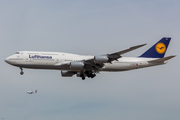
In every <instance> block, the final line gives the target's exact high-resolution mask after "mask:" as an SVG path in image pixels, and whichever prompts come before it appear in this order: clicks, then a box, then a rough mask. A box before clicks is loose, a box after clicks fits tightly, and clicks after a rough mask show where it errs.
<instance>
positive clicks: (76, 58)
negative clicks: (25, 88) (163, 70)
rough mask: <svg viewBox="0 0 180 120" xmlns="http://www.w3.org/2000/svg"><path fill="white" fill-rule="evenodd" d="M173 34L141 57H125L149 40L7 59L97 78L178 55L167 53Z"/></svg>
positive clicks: (25, 65)
mask: <svg viewBox="0 0 180 120" xmlns="http://www.w3.org/2000/svg"><path fill="white" fill-rule="evenodd" d="M170 40H171V38H169V37H163V38H162V39H161V40H160V41H158V42H157V43H156V44H155V45H154V46H152V47H151V48H150V49H148V50H147V51H146V52H144V53H143V54H142V55H140V56H138V57H122V56H121V55H122V54H125V53H127V52H130V51H133V50H135V49H137V48H140V47H142V46H144V45H146V44H142V45H137V46H133V47H130V48H129V49H125V50H122V51H118V52H114V53H110V54H102V55H95V56H91V55H86V56H85V55H77V54H70V53H62V52H38V51H18V52H16V53H15V54H14V55H11V56H10V57H7V58H6V59H5V62H7V63H8V64H10V65H13V66H16V67H19V68H20V69H21V72H20V74H21V75H23V74H24V72H23V68H30V69H52V70H61V75H62V77H72V76H73V75H76V76H77V77H81V78H82V80H84V79H85V78H86V77H88V78H94V77H95V76H96V74H97V73H99V72H101V71H109V72H117V71H127V70H134V69H139V68H145V67H151V66H157V65H163V64H166V63H167V61H168V60H169V59H171V58H173V57H175V56H176V55H171V56H168V57H164V55H165V53H166V50H167V48H168V45H169V42H170Z"/></svg>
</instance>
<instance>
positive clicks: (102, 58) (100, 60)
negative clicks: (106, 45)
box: [94, 55, 109, 64]
mask: <svg viewBox="0 0 180 120" xmlns="http://www.w3.org/2000/svg"><path fill="white" fill-rule="evenodd" d="M108 61H109V58H108V56H107V55H103V56H94V62H95V63H96V64H98V63H99V64H101V63H106V62H108Z"/></svg>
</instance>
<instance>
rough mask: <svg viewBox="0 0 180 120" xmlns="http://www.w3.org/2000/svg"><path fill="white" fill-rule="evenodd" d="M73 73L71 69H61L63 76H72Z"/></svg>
mask: <svg viewBox="0 0 180 120" xmlns="http://www.w3.org/2000/svg"><path fill="white" fill-rule="evenodd" d="M74 74H75V72H73V71H61V75H62V76H63V77H72V76H73V75H74Z"/></svg>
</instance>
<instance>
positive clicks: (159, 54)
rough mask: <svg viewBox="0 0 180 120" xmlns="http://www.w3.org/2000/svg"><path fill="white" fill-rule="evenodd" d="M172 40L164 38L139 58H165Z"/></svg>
mask: <svg viewBox="0 0 180 120" xmlns="http://www.w3.org/2000/svg"><path fill="white" fill-rule="evenodd" d="M170 40H171V38H167V37H164V38H162V39H161V40H160V41H159V42H157V43H156V44H155V45H154V46H152V47H151V48H150V49H149V50H147V51H146V52H145V53H143V54H142V55H141V56H139V57H147V58H163V57H164V55H165V53H166V50H167V48H168V45H169V42H170Z"/></svg>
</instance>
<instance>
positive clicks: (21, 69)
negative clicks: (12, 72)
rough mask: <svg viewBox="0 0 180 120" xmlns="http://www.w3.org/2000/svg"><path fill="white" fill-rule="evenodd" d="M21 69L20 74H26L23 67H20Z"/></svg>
mask: <svg viewBox="0 0 180 120" xmlns="http://www.w3.org/2000/svg"><path fill="white" fill-rule="evenodd" d="M20 69H21V72H20V74H21V75H23V74H24V72H23V69H22V68H21V67H20Z"/></svg>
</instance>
